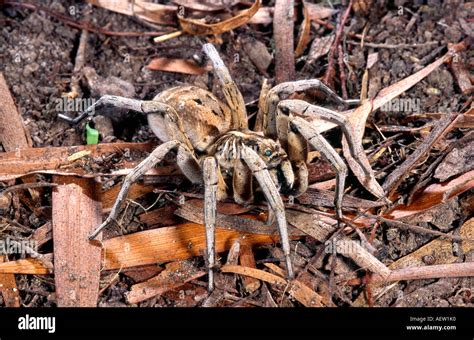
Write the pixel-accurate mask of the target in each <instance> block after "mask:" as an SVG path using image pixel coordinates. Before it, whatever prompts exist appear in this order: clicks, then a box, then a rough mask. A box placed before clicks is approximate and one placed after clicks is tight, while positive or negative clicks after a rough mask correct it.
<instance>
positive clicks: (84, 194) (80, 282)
mask: <svg viewBox="0 0 474 340" xmlns="http://www.w3.org/2000/svg"><path fill="white" fill-rule="evenodd" d="M55 182H56V183H58V184H61V185H60V186H58V187H56V188H55V189H54V191H53V198H52V206H53V218H52V221H53V242H54V279H55V284H56V295H57V304H58V306H59V307H95V306H96V305H97V300H98V293H99V279H100V259H101V257H100V256H101V248H100V247H98V246H97V245H95V244H93V243H91V242H89V241H88V236H89V234H90V233H91V232H92V231H93V230H94V229H95V228H96V227H97V226H98V225H99V224H100V223H101V222H102V205H101V203H100V198H99V196H98V193H99V188H98V186H97V185H96V183H95V182H94V181H93V180H88V179H83V178H70V177H60V178H58V177H55Z"/></svg>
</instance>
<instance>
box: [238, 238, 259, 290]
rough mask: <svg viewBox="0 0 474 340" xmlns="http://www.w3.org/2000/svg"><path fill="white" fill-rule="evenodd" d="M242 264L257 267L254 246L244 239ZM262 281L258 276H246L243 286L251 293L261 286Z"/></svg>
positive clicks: (241, 256) (241, 251) (241, 247)
mask: <svg viewBox="0 0 474 340" xmlns="http://www.w3.org/2000/svg"><path fill="white" fill-rule="evenodd" d="M239 258H240V265H241V266H244V267H249V268H257V266H256V263H255V257H254V255H253V251H252V247H251V246H250V245H248V244H247V242H246V241H245V240H243V241H242V242H241V244H240V255H239ZM260 285H261V282H260V281H259V280H257V279H256V278H253V277H249V276H245V277H244V278H243V286H244V289H245V291H246V292H247V293H249V294H251V293H253V292H255V291H256V290H257V289H259V288H260Z"/></svg>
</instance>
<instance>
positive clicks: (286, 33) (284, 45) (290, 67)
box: [273, 0, 295, 84]
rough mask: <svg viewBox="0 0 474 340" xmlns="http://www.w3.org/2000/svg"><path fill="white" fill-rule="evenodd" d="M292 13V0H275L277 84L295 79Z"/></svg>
mask: <svg viewBox="0 0 474 340" xmlns="http://www.w3.org/2000/svg"><path fill="white" fill-rule="evenodd" d="M293 14H294V0H276V3H275V13H274V20H273V36H274V38H275V81H276V83H277V84H279V83H283V82H285V81H291V80H294V79H295V51H294V39H293V28H294V23H293Z"/></svg>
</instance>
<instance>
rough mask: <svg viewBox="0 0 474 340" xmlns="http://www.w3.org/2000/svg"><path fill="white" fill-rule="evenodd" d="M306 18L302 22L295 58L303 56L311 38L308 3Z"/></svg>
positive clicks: (305, 12)
mask: <svg viewBox="0 0 474 340" xmlns="http://www.w3.org/2000/svg"><path fill="white" fill-rule="evenodd" d="M303 13H304V20H303V22H302V23H301V26H300V34H299V36H300V37H299V40H298V45H297V46H296V50H295V58H298V57H299V56H301V55H302V54H303V52H304V50H305V48H306V46H308V43H309V41H310V40H311V36H310V32H311V19H310V16H309V13H308V8H307V7H306V3H305V6H304V11H303Z"/></svg>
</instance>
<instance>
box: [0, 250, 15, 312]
mask: <svg viewBox="0 0 474 340" xmlns="http://www.w3.org/2000/svg"><path fill="white" fill-rule="evenodd" d="M5 262H7V263H8V259H7V257H6V256H1V255H0V264H1V263H5ZM0 294H1V295H2V297H3V302H4V303H5V307H20V293H19V291H18V287H17V285H16V281H15V276H14V275H13V274H0Z"/></svg>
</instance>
